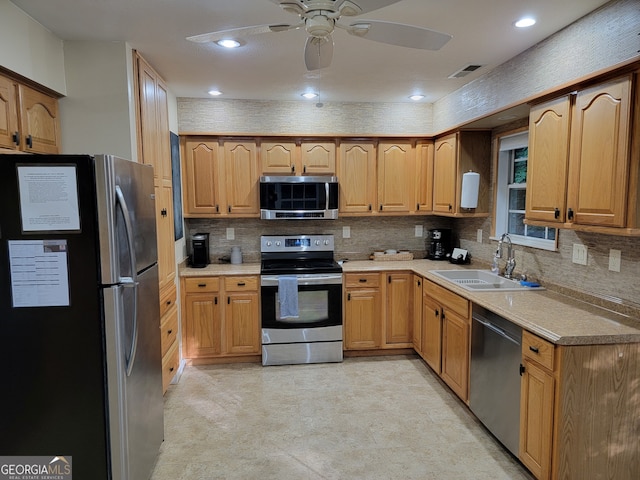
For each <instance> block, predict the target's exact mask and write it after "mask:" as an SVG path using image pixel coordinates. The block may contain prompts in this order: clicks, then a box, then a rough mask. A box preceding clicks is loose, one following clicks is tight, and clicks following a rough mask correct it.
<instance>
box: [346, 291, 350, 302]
mask: <svg viewBox="0 0 640 480" xmlns="http://www.w3.org/2000/svg"><path fill="white" fill-rule="evenodd" d="M350 301H351V294H350V293H347V302H350Z"/></svg>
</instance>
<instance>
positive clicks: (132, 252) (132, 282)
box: [116, 185, 138, 376]
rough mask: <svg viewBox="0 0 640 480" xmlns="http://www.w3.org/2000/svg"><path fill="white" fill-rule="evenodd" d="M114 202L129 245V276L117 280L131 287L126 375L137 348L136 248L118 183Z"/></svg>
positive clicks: (129, 371)
mask: <svg viewBox="0 0 640 480" xmlns="http://www.w3.org/2000/svg"><path fill="white" fill-rule="evenodd" d="M116 204H117V205H119V206H120V208H121V209H122V213H123V215H122V216H123V218H124V230H125V234H126V236H127V244H128V247H129V262H130V263H131V276H130V277H120V279H119V282H120V284H122V286H124V287H128V288H133V290H134V291H133V335H132V336H131V345H130V346H129V355H128V357H127V358H128V360H127V364H126V370H127V376H130V375H131V371H132V370H133V364H134V363H135V359H136V350H137V349H138V272H137V271H136V265H137V263H136V249H135V245H134V243H133V240H134V239H133V228H132V227H131V216H130V213H129V208H128V207H127V202H126V201H125V199H124V195H123V193H122V190H121V189H120V186H119V185H116Z"/></svg>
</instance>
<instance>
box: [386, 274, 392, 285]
mask: <svg viewBox="0 0 640 480" xmlns="http://www.w3.org/2000/svg"><path fill="white" fill-rule="evenodd" d="M387 281H388V282H389V284H391V275H389V276H388V277H387Z"/></svg>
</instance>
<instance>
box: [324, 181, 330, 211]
mask: <svg viewBox="0 0 640 480" xmlns="http://www.w3.org/2000/svg"><path fill="white" fill-rule="evenodd" d="M324 200H325V205H324V210H325V212H326V211H328V210H329V182H324Z"/></svg>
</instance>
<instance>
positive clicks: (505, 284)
mask: <svg viewBox="0 0 640 480" xmlns="http://www.w3.org/2000/svg"><path fill="white" fill-rule="evenodd" d="M430 273H433V274H434V275H437V276H438V277H440V278H443V279H444V280H448V281H450V282H453V283H455V284H456V285H460V286H461V287H462V288H465V289H467V290H470V291H475V292H503V291H527V290H544V289H543V288H542V287H530V286H525V285H521V284H520V282H517V281H515V280H509V279H508V278H504V277H501V276H500V275H497V274H495V273H493V272H491V271H490V270H430Z"/></svg>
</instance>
